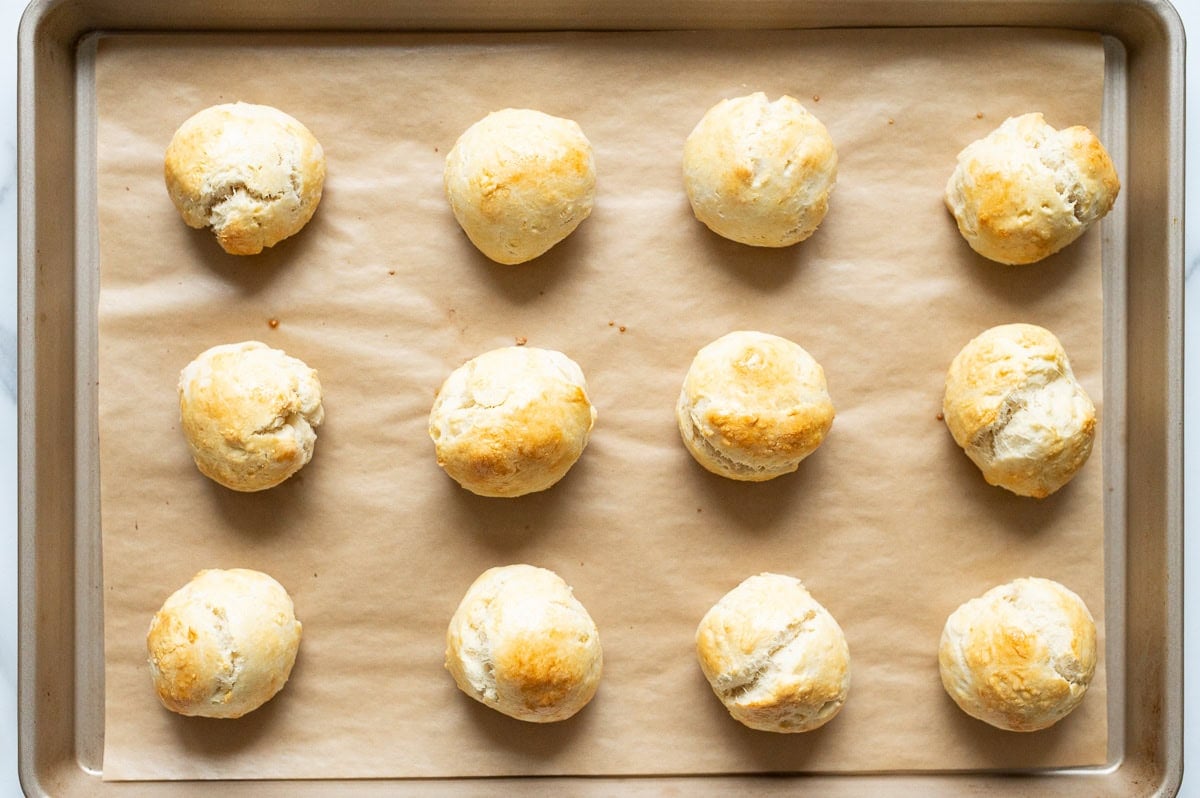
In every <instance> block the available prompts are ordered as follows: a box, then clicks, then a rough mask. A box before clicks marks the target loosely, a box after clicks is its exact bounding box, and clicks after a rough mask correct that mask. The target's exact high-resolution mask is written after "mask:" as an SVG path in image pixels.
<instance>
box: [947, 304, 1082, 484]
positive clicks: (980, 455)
mask: <svg viewBox="0 0 1200 798" xmlns="http://www.w3.org/2000/svg"><path fill="white" fill-rule="evenodd" d="M942 414H943V416H944V417H945V420H946V426H947V427H949V429H950V434H951V435H953V436H954V440H955V442H956V443H957V444H958V445H959V446H961V447H962V448H963V451H965V452H966V454H967V456H968V457H969V458H971V461H972V462H973V463H975V465H977V466H978V467H979V470H980V471H982V472H983V476H984V479H986V480H987V482H988V484H990V485H998V486H1000V487H1002V488H1005V489H1006V490H1010V491H1012V492H1013V493H1016V494H1018V495H1021V496H1032V497H1036V498H1044V497H1046V496H1049V495H1050V494H1052V493H1054V492H1055V491H1057V490H1059V489H1060V488H1062V487H1063V486H1064V485H1066V484H1067V483H1068V482H1069V481H1070V480H1071V479H1072V478H1073V477H1074V476H1075V474H1076V473H1077V472H1078V471H1079V469H1080V468H1082V467H1083V464H1084V463H1085V462H1086V461H1087V459H1088V456H1089V455H1090V454H1091V451H1092V441H1093V439H1094V437H1095V432H1096V408H1095V405H1093V404H1092V400H1091V399H1090V398H1089V397H1088V395H1087V393H1086V392H1085V391H1084V389H1083V386H1082V385H1080V384H1079V382H1078V381H1076V379H1075V374H1074V372H1072V371H1071V363H1070V361H1069V360H1068V359H1067V353H1066V352H1065V351H1064V350H1063V347H1062V344H1061V343H1059V340H1058V339H1057V338H1056V337H1055V336H1054V334H1053V333H1051V332H1050V331H1049V330H1047V329H1045V328H1043V327H1038V326H1036V325H1033V324H1005V325H1001V326H999V327H993V328H991V329H989V330H986V331H985V332H983V333H981V334H980V335H979V336H978V337H976V338H974V339H973V340H971V341H970V342H969V343H968V344H967V345H966V346H964V347H963V349H962V351H960V352H959V353H958V355H956V356H955V358H954V360H953V362H952V363H951V364H950V370H949V371H948V372H947V374H946V392H945V396H944V398H943V401H942Z"/></svg>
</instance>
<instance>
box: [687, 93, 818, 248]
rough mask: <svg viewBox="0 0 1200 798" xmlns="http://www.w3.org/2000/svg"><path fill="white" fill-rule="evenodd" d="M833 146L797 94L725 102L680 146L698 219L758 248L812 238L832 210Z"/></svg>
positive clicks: (780, 245) (729, 236)
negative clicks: (830, 199)
mask: <svg viewBox="0 0 1200 798" xmlns="http://www.w3.org/2000/svg"><path fill="white" fill-rule="evenodd" d="M837 164H838V158H837V150H836V149H835V148H834V146H833V139H832V138H830V136H829V131H828V130H826V129H825V126H824V125H823V124H821V121H820V120H819V119H817V118H816V117H815V116H813V115H812V114H811V113H809V112H808V110H806V109H805V108H804V106H803V105H801V104H800V102H799V101H798V100H796V99H795V98H794V97H789V96H787V95H784V96H782V97H780V98H779V99H778V100H775V101H774V102H770V101H768V100H767V96H766V95H765V94H763V93H762V92H756V93H754V94H751V95H749V96H746V97H737V98H735V99H730V100H722V101H721V102H719V103H717V104H716V105H715V106H713V107H712V108H710V109H709V111H708V112H707V113H706V114H705V115H704V117H703V118H701V120H700V122H699V123H698V124H697V125H696V127H695V129H694V130H692V132H691V134H690V135H689V136H688V137H687V140H686V141H685V142H684V146H683V180H684V188H685V190H686V191H687V196H688V200H689V201H690V202H691V204H692V211H693V212H694V213H695V215H696V218H697V219H699V220H700V221H701V222H703V223H704V224H705V225H706V226H707V227H708V228H709V229H710V230H712V231H713V232H714V233H716V234H717V235H720V236H723V237H724V238H728V239H730V240H732V241H737V242H739V243H742V244H749V245H751V246H758V247H786V246H790V245H792V244H795V243H798V242H800V241H803V240H804V239H806V238H808V237H809V236H811V235H812V234H813V233H814V232H815V231H816V229H817V227H818V226H819V225H820V224H821V221H822V220H823V219H824V218H825V214H826V213H827V212H828V210H829V195H830V193H831V192H832V191H833V186H834V184H835V183H836V182H837Z"/></svg>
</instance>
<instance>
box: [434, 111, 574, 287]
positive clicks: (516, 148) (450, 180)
mask: <svg viewBox="0 0 1200 798" xmlns="http://www.w3.org/2000/svg"><path fill="white" fill-rule="evenodd" d="M443 182H444V185H445V189H446V198H447V199H448V200H449V202H450V208H451V210H452V211H453V212H454V218H455V219H457V220H458V223H459V225H460V226H461V227H462V229H463V231H464V232H465V233H466V234H467V237H468V238H470V239H471V243H473V244H474V245H475V246H476V247H477V248H478V249H479V251H480V252H482V253H483V254H484V255H486V256H487V257H489V258H491V259H492V260H494V261H496V262H497V263H503V264H509V265H511V264H517V263H524V262H526V261H529V260H532V259H534V258H536V257H538V256H539V255H542V254H543V253H545V252H547V251H548V250H549V249H550V248H551V247H553V246H554V245H555V244H557V243H559V242H560V241H562V240H563V239H564V238H566V237H567V236H568V235H570V234H571V233H572V232H573V231H574V230H575V228H576V227H578V226H579V224H580V223H581V222H583V220H584V219H586V218H587V217H588V216H589V215H590V214H591V212H592V205H593V203H594V201H595V195H596V166H595V163H594V159H593V156H592V145H591V143H590V142H588V140H587V137H586V136H584V135H583V131H582V130H580V128H579V125H578V124H576V123H575V122H574V121H573V120H570V119H562V118H560V117H555V116H550V115H549V114H544V113H542V112H541V111H533V110H529V109H518V108H506V109H504V110H502V111H496V112H494V113H491V114H488V115H487V116H486V117H484V118H483V119H481V120H480V121H478V122H476V123H475V124H473V125H472V126H471V127H469V128H467V130H466V131H465V132H464V133H463V134H462V136H460V137H459V139H458V141H457V142H455V144H454V147H453V148H452V149H451V150H450V152H449V153H448V154H447V155H446V166H445V170H444V172H443Z"/></svg>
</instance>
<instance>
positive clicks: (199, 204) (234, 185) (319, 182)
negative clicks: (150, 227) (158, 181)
mask: <svg viewBox="0 0 1200 798" xmlns="http://www.w3.org/2000/svg"><path fill="white" fill-rule="evenodd" d="M163 171H164V176H165V178H166V183H167V191H168V193H169V194H170V196H171V201H172V202H174V203H175V207H176V208H177V209H178V210H179V213H180V215H181V216H182V217H183V220H184V221H185V222H186V223H187V224H188V225H189V226H190V227H197V228H200V227H211V228H212V230H213V232H214V233H215V234H216V236H217V242H218V243H220V245H221V248H222V249H224V250H225V251H226V252H228V253H229V254H231V255H255V254H257V253H259V252H262V250H263V248H264V247H271V246H274V245H275V244H277V243H279V242H280V241H282V240H283V239H285V238H288V237H289V236H292V235H295V234H296V233H298V232H299V231H300V230H301V228H303V227H304V226H305V225H306V224H308V222H309V220H310V219H311V218H312V216H313V214H314V213H315V212H316V210H317V205H318V204H319V203H320V202H321V194H322V191H323V190H324V186H325V152H324V150H323V149H322V148H321V144H320V143H319V142H318V141H317V139H316V138H315V137H314V136H313V134H312V133H311V132H310V131H309V129H308V128H306V127H305V126H304V125H303V124H301V123H300V122H299V121H297V120H296V119H294V118H292V117H291V116H288V115H287V114H285V113H284V112H282V111H280V110H278V109H276V108H272V107H270V106H267V105H252V104H249V103H240V102H239V103H228V104H225V105H215V106H212V107H211V108H206V109H204V110H203V111H200V112H199V113H197V114H195V115H194V116H192V117H191V118H190V119H188V120H187V121H185V122H184V123H183V124H182V125H180V127H179V129H178V130H177V131H176V132H175V135H174V137H173V138H172V139H171V143H170V145H169V146H168V147H167V153H166V158H165V161H164V166H163Z"/></svg>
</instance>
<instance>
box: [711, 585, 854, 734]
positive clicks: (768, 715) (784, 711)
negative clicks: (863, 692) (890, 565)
mask: <svg viewBox="0 0 1200 798" xmlns="http://www.w3.org/2000/svg"><path fill="white" fill-rule="evenodd" d="M696 654H697V657H698V659H699V662H700V668H701V670H702V671H704V676H705V678H707V679H708V682H709V684H710V685H711V686H712V689H713V692H714V693H715V694H716V695H717V697H718V698H720V699H721V702H722V703H723V704H724V705H725V707H726V708H727V709H728V710H729V713H730V714H731V715H732V716H733V717H734V718H736V719H737V720H738V721H740V722H741V723H743V724H745V725H746V726H749V727H750V728H752V729H758V730H759V731H772V732H804V731H811V730H812V729H816V728H818V727H820V726H823V725H824V724H826V723H828V722H829V721H830V720H832V719H833V717H834V716H835V715H837V713H838V712H840V711H841V708H842V705H843V704H844V703H845V701H846V696H847V695H848V693H849V690H850V650H849V647H848V646H847V645H846V637H845V635H844V634H843V633H842V630H841V627H839V626H838V624H837V622H836V621H835V620H834V619H833V616H832V615H830V614H829V612H828V610H826V609H825V608H824V607H822V606H821V605H820V604H819V603H818V602H817V601H816V600H815V599H813V597H812V596H811V595H810V594H809V592H808V591H807V590H805V588H804V585H802V584H801V583H800V581H799V580H798V579H795V578H793V577H790V576H782V575H780V574H769V573H764V574H759V575H757V576H752V577H750V578H748V579H746V580H745V581H743V582H742V583H741V584H740V585H738V586H737V587H736V588H734V589H733V590H731V591H730V592H729V593H727V594H726V595H725V596H724V597H723V598H722V599H721V600H720V601H719V602H717V604H716V605H714V606H713V608H712V609H710V610H709V611H708V613H707V614H706V615H705V616H704V618H703V620H701V622H700V625H699V627H698V628H697V629H696Z"/></svg>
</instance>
